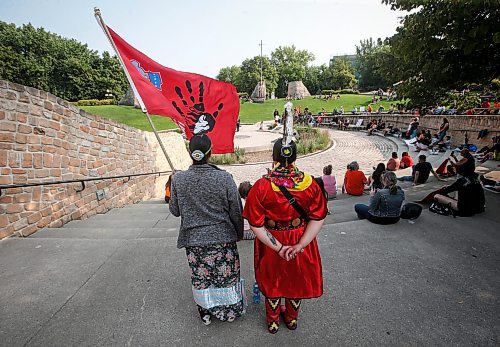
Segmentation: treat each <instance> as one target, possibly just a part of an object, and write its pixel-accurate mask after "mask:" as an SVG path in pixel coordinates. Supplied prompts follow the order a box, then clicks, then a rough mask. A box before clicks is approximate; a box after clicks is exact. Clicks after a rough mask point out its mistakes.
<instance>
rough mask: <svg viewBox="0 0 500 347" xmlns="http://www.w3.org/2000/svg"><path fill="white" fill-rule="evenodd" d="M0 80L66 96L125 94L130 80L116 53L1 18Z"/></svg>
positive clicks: (70, 97) (99, 97) (101, 96)
mask: <svg viewBox="0 0 500 347" xmlns="http://www.w3.org/2000/svg"><path fill="white" fill-rule="evenodd" d="M0 79H7V80H10V81H13V82H17V83H20V84H24V85H27V86H31V87H35V88H38V89H42V90H45V91H48V92H51V93H53V94H55V95H57V96H59V97H61V98H63V99H66V100H70V101H76V100H79V99H102V98H104V97H105V94H106V93H108V90H109V92H110V93H112V94H113V95H114V96H116V97H120V96H121V95H123V94H124V93H125V91H126V89H127V88H128V82H127V80H126V78H125V74H124V73H123V70H122V68H121V65H120V62H119V61H118V58H117V57H116V56H111V55H110V54H109V53H107V52H104V53H103V54H102V57H101V56H100V55H99V54H98V52H97V51H94V50H90V49H89V48H88V47H87V45H84V44H82V43H80V42H78V41H76V40H74V39H66V38H63V37H61V36H59V35H56V34H53V33H50V32H47V31H45V30H44V29H43V28H38V29H36V28H34V27H33V26H32V25H31V24H27V25H23V26H22V27H18V28H17V27H16V26H15V25H14V24H7V23H5V22H1V21H0Z"/></svg>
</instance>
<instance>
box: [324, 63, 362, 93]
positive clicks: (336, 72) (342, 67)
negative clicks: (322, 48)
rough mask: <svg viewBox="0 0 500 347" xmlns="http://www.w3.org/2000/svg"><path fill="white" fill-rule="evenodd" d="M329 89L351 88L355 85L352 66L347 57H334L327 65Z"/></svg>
mask: <svg viewBox="0 0 500 347" xmlns="http://www.w3.org/2000/svg"><path fill="white" fill-rule="evenodd" d="M329 70H330V71H331V77H330V78H331V80H330V87H331V89H345V88H353V87H354V86H355V85H356V77H355V76H354V67H353V66H352V64H351V62H349V61H348V60H347V59H336V60H335V61H334V62H333V64H332V65H331V66H330V67H329Z"/></svg>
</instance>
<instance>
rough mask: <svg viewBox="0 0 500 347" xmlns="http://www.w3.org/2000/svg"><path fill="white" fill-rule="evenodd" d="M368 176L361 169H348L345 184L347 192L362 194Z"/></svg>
mask: <svg viewBox="0 0 500 347" xmlns="http://www.w3.org/2000/svg"><path fill="white" fill-rule="evenodd" d="M365 183H366V176H365V174H364V173H363V172H362V171H359V170H348V171H346V173H345V177H344V186H345V191H346V192H347V194H351V195H362V194H363V191H364V190H365Z"/></svg>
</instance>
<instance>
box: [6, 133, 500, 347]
mask: <svg viewBox="0 0 500 347" xmlns="http://www.w3.org/2000/svg"><path fill="white" fill-rule="evenodd" d="M332 138H333V140H334V146H333V147H332V148H330V149H329V150H327V151H325V152H323V153H321V154H317V155H314V156H310V157H306V158H302V159H300V160H299V165H300V167H302V168H303V169H305V170H308V171H311V172H312V173H316V174H319V173H320V169H321V168H322V167H323V166H324V165H325V164H327V163H332V164H333V165H334V166H335V170H336V173H339V172H341V173H343V167H344V165H345V164H347V162H348V161H350V160H354V159H357V160H358V161H359V162H360V165H361V167H362V168H364V167H371V166H373V165H374V164H375V163H376V162H377V161H378V160H384V161H385V160H386V159H387V156H388V154H389V153H390V152H391V151H392V150H393V149H394V148H396V149H397V150H398V151H401V150H403V149H404V148H402V147H401V143H399V142H398V141H397V139H396V140H389V139H385V138H382V137H368V136H366V134H363V133H350V132H337V131H333V132H332ZM439 159H440V158H439ZM437 160H438V159H436V161H437ZM265 167H266V165H262V166H259V165H248V166H235V167H231V168H230V171H231V172H232V173H233V175H235V178H236V179H241V178H242V177H245V179H250V180H254V179H256V178H258V177H260V175H261V174H262V173H263V172H264V169H265ZM254 171H255V172H254ZM440 184H441V183H440V182H437V181H435V180H434V179H430V180H429V183H428V184H424V185H422V186H417V187H412V186H411V185H410V184H407V183H403V187H404V189H405V192H406V197H407V201H411V200H415V199H419V198H421V197H423V196H424V195H426V194H427V193H428V192H429V191H431V190H433V189H435V188H436V187H438V186H439V185H440ZM486 199H487V210H486V212H485V213H483V214H481V215H479V216H476V217H473V218H452V217H445V216H439V215H436V214H432V213H429V212H428V211H427V210H424V212H423V214H422V215H421V217H420V218H419V219H417V220H416V221H414V222H411V223H410V222H408V221H404V220H402V221H400V222H399V223H398V224H395V225H390V226H381V225H375V224H371V223H369V222H367V221H366V220H357V218H356V215H355V213H354V211H353V204H355V203H358V202H366V201H367V200H368V196H366V195H365V196H361V197H345V196H342V197H341V198H339V199H338V200H335V201H331V202H329V207H330V209H331V211H332V214H331V215H329V216H328V217H327V220H326V221H325V226H324V227H323V229H322V231H321V233H320V235H319V236H318V243H319V247H320V252H321V256H322V260H323V275H324V282H325V283H324V290H325V292H324V295H323V297H321V298H319V299H314V300H307V301H304V303H303V306H302V313H301V316H300V320H299V328H298V330H296V331H294V332H292V331H288V330H287V329H286V327H285V326H284V325H282V327H281V329H280V331H279V332H278V333H277V334H276V335H274V336H273V335H270V334H269V333H268V332H267V329H266V325H265V312H264V305H263V303H261V304H260V305H255V304H253V303H251V302H250V303H249V306H248V310H247V313H246V314H245V316H244V317H242V318H239V319H237V320H236V321H235V322H233V323H221V322H218V321H215V320H214V321H213V322H212V324H211V325H210V326H208V327H206V326H204V325H203V324H202V323H201V321H200V320H199V318H198V314H197V311H196V307H195V305H194V303H193V300H192V292H191V287H190V278H189V272H188V266H187V261H186V259H185V252H184V250H179V249H177V248H176V239H177V233H178V227H179V223H180V219H179V218H175V217H173V216H171V215H170V214H169V212H168V206H167V205H165V204H164V203H163V202H162V201H147V202H143V203H140V204H136V205H131V206H127V207H124V208H121V209H114V210H112V211H110V212H108V213H107V214H104V215H96V216H94V217H92V218H89V219H87V220H82V221H72V222H70V223H68V224H66V225H65V226H64V227H63V228H59V229H44V230H41V231H39V232H37V233H35V234H33V235H32V236H31V237H28V238H9V239H6V240H3V241H1V242H0V262H1V264H2V266H1V267H0V292H1V293H2V296H1V297H0V312H1V314H0V346H72V345H81V346H125V345H128V346H161V345H170V346H276V345H283V346H285V345H286V346H332V345H334V346H352V345H357V346H401V345H425V346H434V345H481V346H498V344H499V343H500V317H499V314H498V312H500V303H499V298H498V293H499V292H500V273H499V269H500V236H499V233H498V225H499V221H500V215H499V214H498V202H499V195H497V194H493V193H490V192H486ZM238 247H239V251H240V256H241V263H242V276H243V277H244V278H245V280H246V283H245V288H246V291H247V297H248V298H249V299H250V301H251V297H252V294H251V289H252V284H253V281H254V276H253V268H252V267H253V242H252V241H242V242H240V243H239V244H238Z"/></svg>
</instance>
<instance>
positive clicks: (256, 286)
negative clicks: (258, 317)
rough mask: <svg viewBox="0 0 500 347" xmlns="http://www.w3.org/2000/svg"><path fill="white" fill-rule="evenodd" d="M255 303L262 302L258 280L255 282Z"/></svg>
mask: <svg viewBox="0 0 500 347" xmlns="http://www.w3.org/2000/svg"><path fill="white" fill-rule="evenodd" d="M253 303H254V304H257V305H258V304H260V290H259V286H258V285H257V282H255V283H254V284H253Z"/></svg>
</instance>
